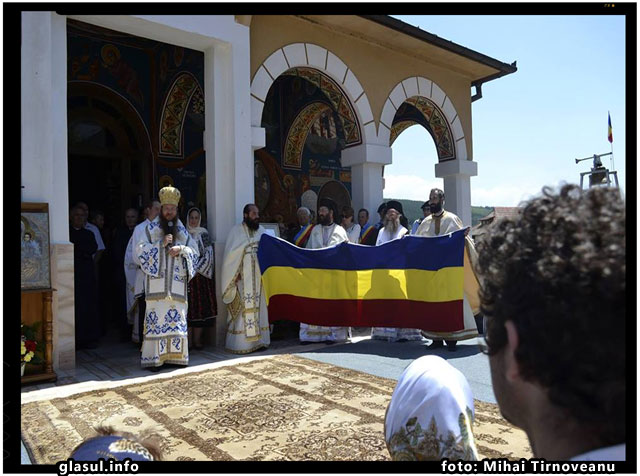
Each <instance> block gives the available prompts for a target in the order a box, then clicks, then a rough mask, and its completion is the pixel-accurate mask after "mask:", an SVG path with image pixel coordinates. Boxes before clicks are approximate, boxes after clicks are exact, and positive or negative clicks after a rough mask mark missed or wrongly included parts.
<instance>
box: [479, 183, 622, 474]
mask: <svg viewBox="0 0 640 476" xmlns="http://www.w3.org/2000/svg"><path fill="white" fill-rule="evenodd" d="M625 218H626V217H625V203H624V200H623V199H622V198H621V196H620V193H619V191H618V190H617V189H613V188H591V189H589V190H586V191H583V190H581V189H580V188H579V187H577V186H576V185H564V186H562V187H561V188H560V190H559V191H558V192H557V193H556V191H554V190H552V189H550V188H548V187H545V188H544V189H543V191H542V195H541V196H540V197H537V198H534V199H532V200H530V201H529V202H527V203H525V204H524V206H523V208H522V210H521V213H520V214H519V215H518V216H517V217H516V218H513V219H503V220H501V221H499V222H497V223H495V224H493V225H492V227H491V229H490V230H489V231H488V233H487V237H486V239H484V240H482V242H481V243H480V244H479V245H478V255H479V260H478V265H477V271H478V272H479V274H480V276H481V279H482V289H481V292H480V299H481V309H482V312H483V313H484V315H485V316H486V317H487V324H488V327H487V332H486V340H487V353H488V355H489V362H490V367H491V378H492V381H493V389H494V392H495V395H496V399H497V401H498V405H499V406H500V410H501V412H502V414H503V415H504V417H505V418H506V419H507V420H509V421H510V422H512V423H513V424H515V425H516V426H519V427H521V428H522V429H524V431H525V432H526V433H527V436H528V437H529V441H530V443H531V448H532V450H533V453H534V455H535V457H536V458H545V459H547V460H600V461H618V460H624V459H625V451H626V446H625V437H626V420H625V417H626V413H625V408H626V400H625V385H626V381H625V370H626V360H625V319H626V310H627V309H626V302H625V276H626V274H625V273H626V263H625Z"/></svg>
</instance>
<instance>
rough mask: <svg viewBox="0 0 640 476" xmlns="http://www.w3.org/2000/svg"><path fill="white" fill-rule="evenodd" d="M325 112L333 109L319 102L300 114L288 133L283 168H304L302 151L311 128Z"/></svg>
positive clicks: (310, 105)
mask: <svg viewBox="0 0 640 476" xmlns="http://www.w3.org/2000/svg"><path fill="white" fill-rule="evenodd" d="M325 112H331V107H330V106H328V105H327V104H325V103H323V102H319V101H318V102H313V103H311V104H309V105H307V106H306V107H305V108H303V109H302V110H301V111H300V112H299V113H298V115H297V116H296V118H295V119H294V120H293V122H292V123H291V127H289V132H288V133H287V140H286V142H285V146H284V156H283V160H282V165H283V166H285V167H289V168H292V169H301V168H302V151H303V149H304V144H305V142H306V141H307V136H308V135H309V131H310V130H311V126H312V125H313V123H314V122H315V121H316V120H317V119H318V117H319V116H320V115H321V114H323V113H325Z"/></svg>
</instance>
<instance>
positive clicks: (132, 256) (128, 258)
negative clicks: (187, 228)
mask: <svg viewBox="0 0 640 476" xmlns="http://www.w3.org/2000/svg"><path fill="white" fill-rule="evenodd" d="M149 223H151V222H150V221H149V219H145V221H143V222H142V223H139V224H138V225H137V226H136V227H135V228H134V229H133V233H132V234H131V238H129V243H128V244H127V250H126V251H125V254H124V275H125V278H126V285H127V321H128V322H129V324H131V325H133V329H132V331H131V340H132V341H133V342H136V343H137V342H140V336H139V335H138V320H139V315H138V299H144V273H143V272H142V270H141V269H140V261H139V260H138V256H137V254H136V253H134V252H133V250H134V249H135V247H136V244H137V243H139V242H140V240H142V239H143V238H144V235H145V230H146V229H147V225H149Z"/></svg>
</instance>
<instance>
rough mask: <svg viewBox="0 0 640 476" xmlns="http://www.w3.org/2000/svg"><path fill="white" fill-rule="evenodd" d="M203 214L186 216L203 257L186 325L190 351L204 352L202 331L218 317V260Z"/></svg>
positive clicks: (193, 282) (192, 288)
mask: <svg viewBox="0 0 640 476" xmlns="http://www.w3.org/2000/svg"><path fill="white" fill-rule="evenodd" d="M201 220H202V214H201V213H200V210H199V209H198V208H195V207H193V208H191V209H189V212H188V213H187V230H188V231H189V234H190V235H191V237H192V238H193V239H194V240H195V242H196V243H197V244H198V251H199V252H200V258H199V259H198V261H197V262H196V264H195V267H196V275H195V277H194V278H193V279H192V280H191V281H189V300H188V304H189V307H188V310H187V324H188V326H189V327H188V331H187V332H188V336H189V348H191V346H192V345H193V346H194V347H195V348H196V349H202V347H203V345H202V330H203V329H204V328H205V327H211V326H213V323H214V321H215V319H214V318H215V316H216V315H217V313H218V311H217V304H216V290H215V284H214V281H213V272H214V268H215V258H214V252H213V245H212V243H211V239H210V238H209V232H207V230H206V228H203V227H201V226H200V222H201Z"/></svg>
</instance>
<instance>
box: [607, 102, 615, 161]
mask: <svg viewBox="0 0 640 476" xmlns="http://www.w3.org/2000/svg"><path fill="white" fill-rule="evenodd" d="M607 116H608V122H609V127H611V111H607ZM609 144H611V171H614V170H616V168H615V166H614V163H613V134H612V135H611V142H609Z"/></svg>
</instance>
